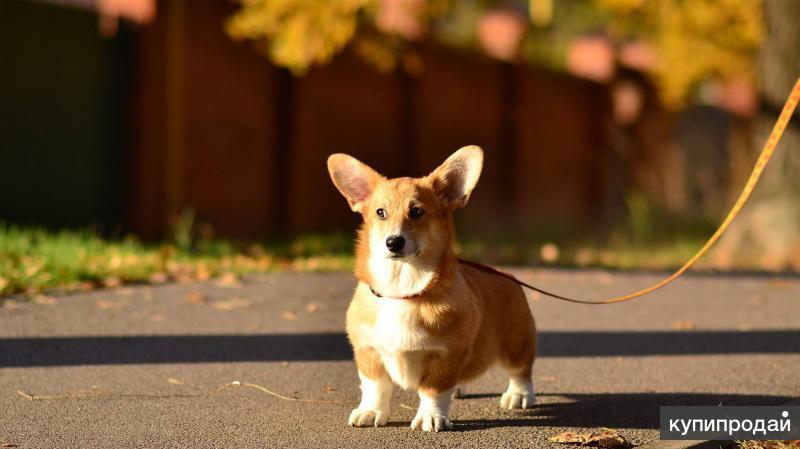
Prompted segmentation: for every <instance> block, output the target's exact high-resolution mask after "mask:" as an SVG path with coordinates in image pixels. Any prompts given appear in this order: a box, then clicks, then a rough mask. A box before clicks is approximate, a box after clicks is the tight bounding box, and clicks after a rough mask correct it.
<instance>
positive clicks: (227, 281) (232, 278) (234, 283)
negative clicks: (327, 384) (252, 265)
mask: <svg viewBox="0 0 800 449" xmlns="http://www.w3.org/2000/svg"><path fill="white" fill-rule="evenodd" d="M214 283H215V284H216V285H218V286H220V287H227V288H239V287H241V286H242V284H241V282H239V278H238V277H237V276H236V274H234V273H225V274H223V275H222V276H220V277H218V278H217V280H216V281H214Z"/></svg>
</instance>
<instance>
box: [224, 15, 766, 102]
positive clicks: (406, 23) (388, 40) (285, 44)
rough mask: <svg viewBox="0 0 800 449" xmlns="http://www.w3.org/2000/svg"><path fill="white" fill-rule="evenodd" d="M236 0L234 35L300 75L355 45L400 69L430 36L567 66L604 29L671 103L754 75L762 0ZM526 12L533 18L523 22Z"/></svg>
mask: <svg viewBox="0 0 800 449" xmlns="http://www.w3.org/2000/svg"><path fill="white" fill-rule="evenodd" d="M238 1H240V2H241V3H242V6H241V9H240V10H239V11H238V12H237V13H236V14H234V15H233V17H231V18H230V20H229V21H228V23H227V26H226V28H227V31H228V33H229V34H230V35H231V36H232V37H234V38H236V39H250V40H253V41H255V42H256V43H257V45H258V46H259V48H260V49H261V50H262V51H264V53H265V54H266V55H267V56H268V57H269V58H270V59H271V60H272V62H273V63H275V64H277V65H280V66H284V67H287V68H289V69H291V70H292V71H293V72H294V73H295V74H302V73H304V72H305V71H306V70H308V68H309V67H310V66H312V65H317V64H325V63H327V62H328V61H330V59H331V58H332V57H333V56H334V55H335V54H336V53H338V52H340V51H341V50H343V49H344V48H345V47H346V46H347V45H348V44H350V43H354V48H355V50H356V51H357V53H358V54H359V55H361V56H362V57H364V58H365V59H367V60H368V61H369V62H371V63H373V64H374V65H375V66H376V67H377V68H379V69H381V70H382V71H390V70H394V69H395V68H397V67H398V62H400V61H402V60H403V59H404V57H405V55H404V53H406V52H408V51H412V52H413V45H408V44H409V43H414V42H417V41H420V40H422V39H426V38H430V39H433V40H436V41H438V42H441V43H444V44H446V45H453V46H457V47H462V48H463V47H469V48H474V49H475V48H477V49H482V50H483V51H485V52H486V53H488V54H489V55H490V56H493V57H495V58H498V59H503V60H506V61H515V62H524V61H528V62H537V63H540V64H545V65H548V66H551V67H554V68H557V69H567V68H569V67H568V61H567V56H568V54H569V47H570V45H571V44H572V43H573V42H575V41H576V40H579V39H580V38H585V37H587V36H590V35H595V36H596V35H597V34H598V32H600V34H601V35H606V36H607V38H608V39H607V44H605V45H607V46H608V53H609V54H610V55H611V56H610V57H611V60H610V61H611V62H614V58H616V59H617V61H618V62H620V63H622V64H624V65H628V66H636V65H637V64H639V66H636V67H633V68H636V69H644V70H649V71H650V72H652V73H653V74H654V75H655V78H656V80H657V81H658V86H659V87H660V90H661V96H662V97H663V99H664V101H665V102H666V103H667V104H668V105H672V106H676V107H677V106H680V105H681V104H683V103H684V102H685V101H686V100H687V98H689V96H690V94H691V93H693V92H696V91H697V89H696V87H697V86H698V85H700V83H701V82H702V81H706V80H709V79H720V80H727V79H730V78H734V77H742V76H744V77H745V78H749V79H750V80H753V79H754V78H755V73H754V70H753V61H754V59H755V55H756V51H757V49H758V45H759V43H760V41H761V38H762V22H763V21H762V3H761V0H693V1H691V2H689V1H680V0H665V1H653V2H650V1H644V0H581V1H569V2H553V1H552V0H462V1H455V0H337V1H313V0H247V1H244V0H238ZM526 10H527V11H526ZM524 12H527V16H528V17H529V18H530V20H529V21H527V22H526V21H524V20H522V21H520V19H521V18H524V17H525V14H524ZM609 39H610V40H609ZM594 43H595V44H602V42H600V41H597V42H594ZM631 43H634V44H636V43H643V45H630V44H631ZM595 46H597V45H595ZM615 48H618V49H619V51H618V52H615ZM648 48H649V49H650V51H649V52H648V51H647V50H648ZM653 55H657V60H654V58H653ZM590 72H591V71H590ZM607 80H608V79H603V80H600V81H607Z"/></svg>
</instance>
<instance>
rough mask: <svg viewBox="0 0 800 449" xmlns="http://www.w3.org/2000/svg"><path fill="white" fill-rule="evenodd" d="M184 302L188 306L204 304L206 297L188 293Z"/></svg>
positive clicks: (198, 293) (197, 293)
mask: <svg viewBox="0 0 800 449" xmlns="http://www.w3.org/2000/svg"><path fill="white" fill-rule="evenodd" d="M185 297H186V302H188V303H190V304H202V303H204V302H206V295H204V294H202V293H200V292H188V293H186V296H185Z"/></svg>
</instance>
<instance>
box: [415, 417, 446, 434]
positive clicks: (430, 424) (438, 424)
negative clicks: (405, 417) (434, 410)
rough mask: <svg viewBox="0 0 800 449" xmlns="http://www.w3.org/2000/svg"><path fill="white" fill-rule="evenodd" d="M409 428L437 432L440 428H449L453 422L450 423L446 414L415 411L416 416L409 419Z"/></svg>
mask: <svg viewBox="0 0 800 449" xmlns="http://www.w3.org/2000/svg"><path fill="white" fill-rule="evenodd" d="M411 428H412V429H414V430H421V431H423V432H439V431H442V430H451V429H452V428H453V424H451V423H450V420H449V419H448V418H447V416H444V415H436V414H428V413H417V416H415V417H414V420H413V421H411Z"/></svg>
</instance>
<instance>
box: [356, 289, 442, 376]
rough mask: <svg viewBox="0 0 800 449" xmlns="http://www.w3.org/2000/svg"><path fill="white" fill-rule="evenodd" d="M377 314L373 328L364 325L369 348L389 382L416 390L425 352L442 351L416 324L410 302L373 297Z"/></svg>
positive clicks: (413, 305) (422, 369)
mask: <svg viewBox="0 0 800 449" xmlns="http://www.w3.org/2000/svg"><path fill="white" fill-rule="evenodd" d="M375 300H376V301H378V304H379V306H378V312H377V317H376V320H375V324H374V325H373V326H365V329H364V331H365V333H366V334H367V335H369V339H368V340H367V341H368V342H369V345H370V346H372V347H374V348H375V349H376V350H377V351H378V352H379V353H380V355H381V360H382V362H383V365H384V368H385V369H386V371H387V372H388V373H389V377H391V378H392V381H394V383H396V384H397V385H399V386H400V387H402V388H405V389H409V388H416V387H417V386H418V385H419V381H420V378H421V377H422V374H423V372H424V366H423V363H424V359H425V353H426V352H427V351H439V350H444V349H445V348H444V346H442V345H437V343H436V341H435V340H434V339H433V338H432V337H431V336H430V334H428V332H427V331H426V330H425V329H424V328H423V327H422V326H421V325H420V324H419V322H418V321H417V318H416V313H415V308H416V307H417V306H416V305H415V304H413V302H412V301H409V300H403V299H391V298H376V299H375Z"/></svg>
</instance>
